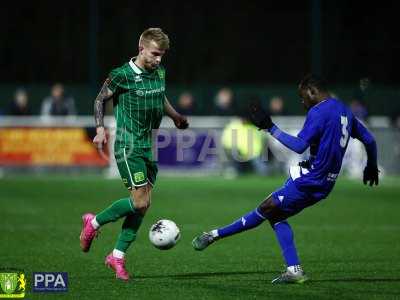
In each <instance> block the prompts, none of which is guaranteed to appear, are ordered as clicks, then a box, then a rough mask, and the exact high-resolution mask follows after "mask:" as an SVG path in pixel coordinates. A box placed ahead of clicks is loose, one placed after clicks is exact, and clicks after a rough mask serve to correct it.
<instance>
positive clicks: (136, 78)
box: [133, 75, 142, 82]
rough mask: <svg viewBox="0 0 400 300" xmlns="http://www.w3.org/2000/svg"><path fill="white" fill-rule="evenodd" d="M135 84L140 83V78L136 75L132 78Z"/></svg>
mask: <svg viewBox="0 0 400 300" xmlns="http://www.w3.org/2000/svg"><path fill="white" fill-rule="evenodd" d="M133 79H134V80H135V82H141V81H142V77H140V75H136V76H135V77H134V78H133Z"/></svg>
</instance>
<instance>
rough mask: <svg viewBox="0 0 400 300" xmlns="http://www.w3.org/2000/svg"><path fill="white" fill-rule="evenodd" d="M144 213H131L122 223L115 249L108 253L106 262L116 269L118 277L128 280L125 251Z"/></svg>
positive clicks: (134, 235) (135, 233)
mask: <svg viewBox="0 0 400 300" xmlns="http://www.w3.org/2000/svg"><path fill="white" fill-rule="evenodd" d="M142 220H143V215H142V214H140V213H139V212H137V213H135V214H132V215H129V216H127V217H126V218H125V220H124V222H123V224H122V231H121V233H120V235H119V237H118V240H117V243H116V245H115V248H114V250H113V251H112V252H111V253H110V254H109V255H107V257H106V261H105V264H106V266H108V267H110V268H112V269H113V270H114V271H115V277H116V278H117V279H122V280H128V279H129V273H128V271H127V270H126V268H125V263H126V259H125V253H126V251H127V250H128V248H129V246H130V245H131V244H132V242H133V241H135V240H136V235H137V231H138V229H139V227H140V225H141V223H142Z"/></svg>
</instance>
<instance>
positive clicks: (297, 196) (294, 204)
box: [272, 178, 321, 217]
mask: <svg viewBox="0 0 400 300" xmlns="http://www.w3.org/2000/svg"><path fill="white" fill-rule="evenodd" d="M272 200H273V201H274V203H275V205H276V206H278V207H279V208H280V209H281V210H282V211H283V212H284V213H285V215H286V216H288V217H290V216H293V215H296V214H297V213H299V212H300V211H302V210H303V209H304V208H306V207H308V206H311V205H313V204H315V203H317V202H318V201H319V200H321V199H315V198H313V197H312V196H310V195H309V194H308V193H305V192H302V191H299V190H298V189H297V187H296V185H295V184H294V181H293V180H292V178H289V179H288V180H287V181H286V183H285V185H284V186H283V187H281V188H279V189H277V190H276V191H275V192H273V193H272Z"/></svg>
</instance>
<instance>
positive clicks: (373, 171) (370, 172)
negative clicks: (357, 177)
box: [363, 165, 379, 186]
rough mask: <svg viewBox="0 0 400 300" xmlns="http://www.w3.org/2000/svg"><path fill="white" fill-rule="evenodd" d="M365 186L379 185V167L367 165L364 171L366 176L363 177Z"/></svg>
mask: <svg viewBox="0 0 400 300" xmlns="http://www.w3.org/2000/svg"><path fill="white" fill-rule="evenodd" d="M363 182H364V184H367V183H369V185H370V186H373V185H374V183H375V185H378V184H379V170H378V167H377V166H373V165H372V166H369V165H367V166H366V167H365V169H364V176H363Z"/></svg>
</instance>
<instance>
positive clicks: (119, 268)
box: [104, 253, 129, 281]
mask: <svg viewBox="0 0 400 300" xmlns="http://www.w3.org/2000/svg"><path fill="white" fill-rule="evenodd" d="M104 263H105V265H106V266H107V267H109V268H112V269H113V270H114V271H115V277H116V278H118V279H122V280H125V281H127V280H128V279H129V274H128V272H127V271H126V269H125V259H124V258H116V257H114V256H113V255H112V253H110V254H109V255H107V257H106V261H105V262H104Z"/></svg>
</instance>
